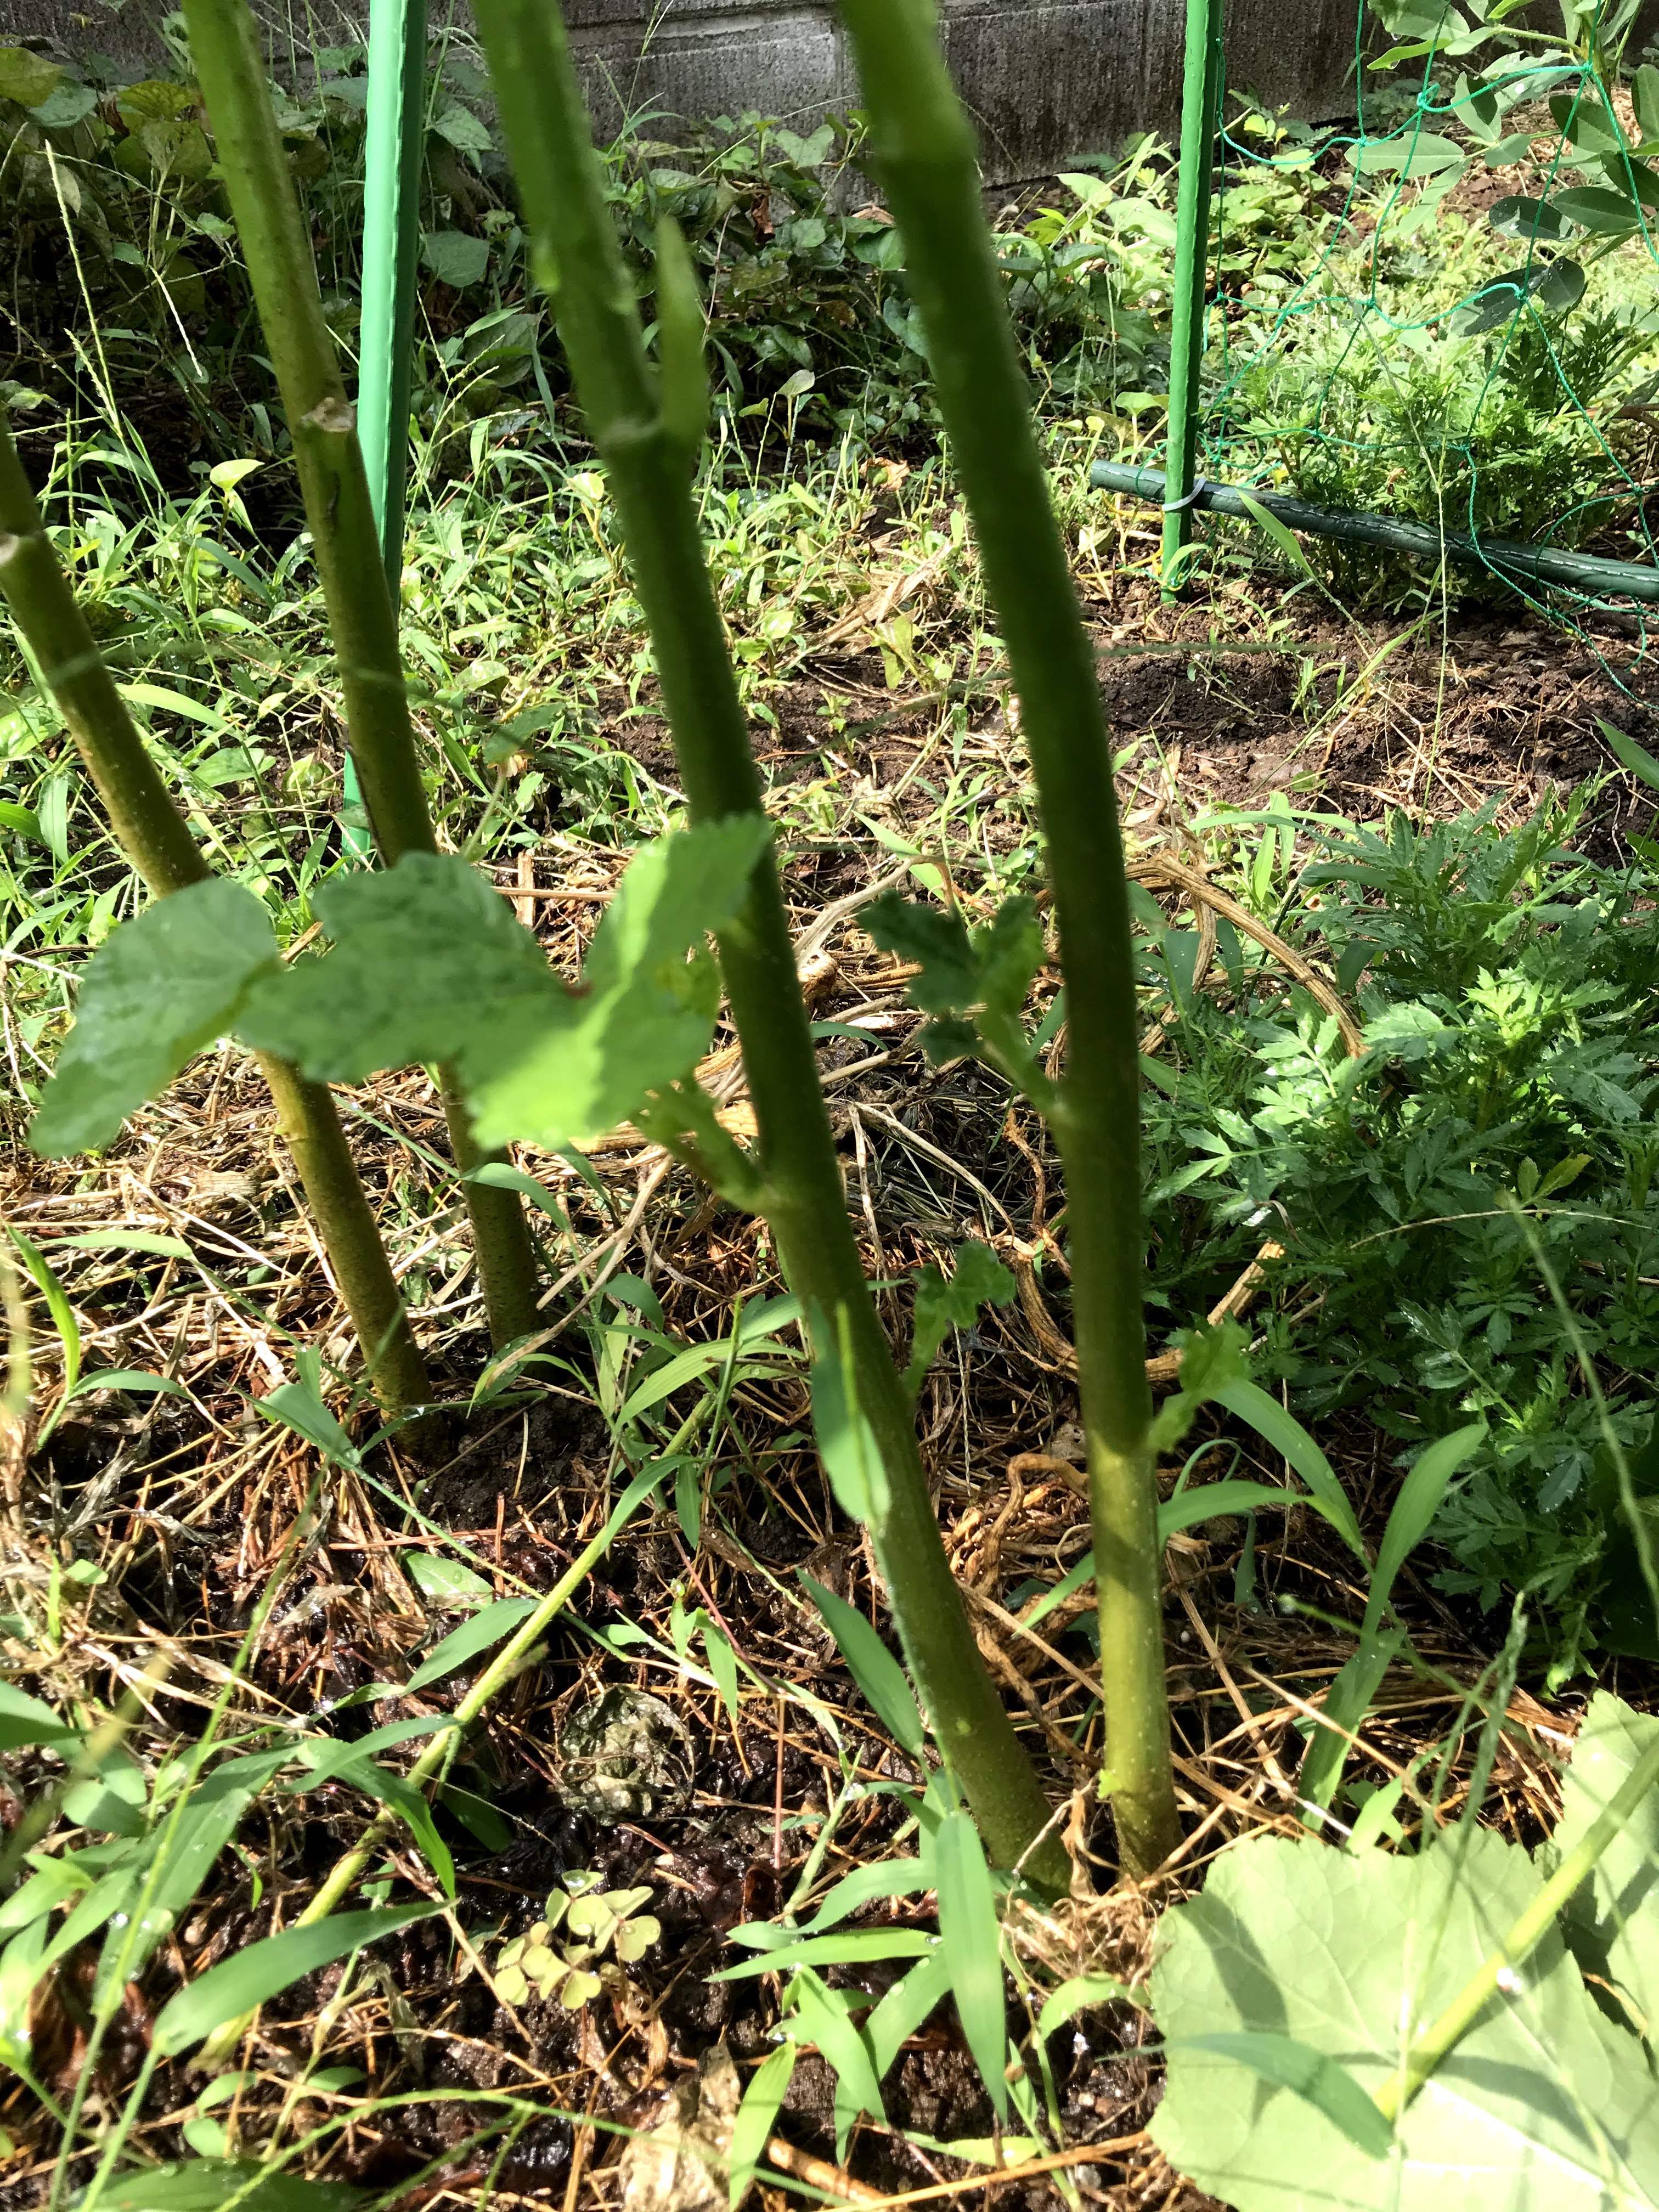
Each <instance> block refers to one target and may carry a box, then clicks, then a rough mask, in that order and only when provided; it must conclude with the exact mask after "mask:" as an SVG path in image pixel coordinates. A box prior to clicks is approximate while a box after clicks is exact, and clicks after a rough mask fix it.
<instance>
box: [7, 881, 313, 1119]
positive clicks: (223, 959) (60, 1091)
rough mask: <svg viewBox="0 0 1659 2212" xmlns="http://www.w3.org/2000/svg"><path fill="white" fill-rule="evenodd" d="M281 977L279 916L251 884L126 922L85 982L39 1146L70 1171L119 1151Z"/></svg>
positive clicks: (195, 889) (183, 898)
mask: <svg viewBox="0 0 1659 2212" xmlns="http://www.w3.org/2000/svg"><path fill="white" fill-rule="evenodd" d="M277 972H278V969H277V957H276V933H275V932H274V931H273V930H272V928H271V926H270V916H269V915H267V914H266V912H265V910H264V907H263V906H261V904H260V903H259V902H258V899H257V898H255V897H254V896H253V894H252V891H250V890H245V889H244V888H243V887H242V885H241V884H233V883H226V882H223V881H222V880H220V879H218V878H215V879H214V880H212V881H210V882H208V883H201V884H187V885H186V886H185V889H184V890H180V891H175V892H174V893H173V896H172V897H171V898H166V899H161V900H158V901H157V902H156V903H155V905H154V906H151V907H147V908H145V910H144V912H143V914H141V915H138V917H137V920H136V921H128V922H124V923H123V924H122V925H121V927H119V928H118V929H117V930H114V931H112V933H111V935H110V938H109V940H108V942H107V943H106V945H103V946H102V948H101V949H100V951H98V952H97V953H96V954H94V957H93V959H92V961H91V963H90V964H89V965H88V969H87V971H86V973H85V975H83V976H82V981H81V992H80V998H79V1001H78V1004H77V1006H76V1019H75V1027H74V1028H73V1029H72V1030H70V1033H69V1036H68V1037H67V1038H66V1040H65V1041H64V1048H63V1050H62V1052H60V1053H59V1054H58V1065H57V1066H56V1067H55V1068H54V1070H53V1071H52V1079H51V1081H50V1082H49V1083H48V1084H47V1085H46V1091H45V1092H44V1094H43V1095H42V1097H41V1101H40V1112H39V1113H38V1114H37V1115H35V1117H34V1123H33V1127H32V1128H31V1129H30V1131H29V1142H30V1144H31V1145H33V1147H34V1149H35V1151H36V1152H40V1153H43V1154H44V1155H45V1156H46V1158H48V1159H62V1158H64V1157H65V1155H67V1154H68V1153H70V1152H89V1151H93V1150H95V1149H96V1148H97V1147H98V1146H102V1145H107V1144H110V1143H112V1141H113V1140H114V1139H115V1138H116V1136H118V1134H119V1132H120V1127H121V1124H122V1122H123V1121H124V1120H125V1118H126V1116H127V1115H129V1114H131V1113H132V1112H134V1111H135V1110H136V1109H137V1108H138V1107H140V1106H142V1105H143V1103H145V1101H146V1100H147V1099H150V1098H154V1097H156V1096H157V1095H158V1094H159V1093H160V1092H161V1091H165V1090H166V1088H167V1085H168V1084H169V1083H171V1082H172V1080H173V1077H174V1076H175V1075H177V1074H178V1073H179V1070H180V1069H181V1068H182V1067H183V1066H185V1062H186V1061H187V1060H190V1059H191V1056H192V1055H193V1054H196V1053H198V1052H200V1051H201V1050H202V1048H203V1047H204V1045H209V1044H211V1043H212V1042H213V1041H214V1039H215V1038H216V1037H219V1036H225V1035H226V1034H227V1033H228V1031H230V1030H232V1029H234V1026H235V1024H236V1018H237V1016H238V1013H239V1012H240V1009H241V1006H242V1005H243V1003H244V1001H245V1000H246V996H247V994H248V992H249V989H250V987H251V986H252V985H253V984H254V983H255V982H256V981H258V979H259V978H261V977H263V976H266V975H276V973H277Z"/></svg>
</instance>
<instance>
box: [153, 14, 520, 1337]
mask: <svg viewBox="0 0 1659 2212" xmlns="http://www.w3.org/2000/svg"><path fill="white" fill-rule="evenodd" d="M185 22H186V24H187V26H188V28H189V32H190V43H191V57H192V58H193V59H194V61H195V64H196V68H197V73H198V75H199V76H200V78H201V82H202V90H203V94H204V97H205V100H206V102H207V109H208V114H209V118H210V121H211V123H212V125H213V130H214V134H215V138H216V150H217V154H218V160H219V167H220V171H221V173H222V176H223V179H224V185H225V191H226V194H227V197H228V199H229V201H230V209H231V213H232V215H233V216H234V218H235V222H236V228H237V232H238V234H239V236H240V239H241V242H242V252H243V256H244V258H245V259H246V263H247V269H248V276H249V280H250V282H251V283H252V287H253V296H254V301H255V304H256V306H257V307H258V311H259V320H260V325H261V327H262V328H263V330H264V339H265V343H266V345H267V347H268V348H269V349H270V362H271V367H272V368H274V370H275V371H276V384H277V388H278V390H279V391H280V392H281V393H282V398H283V409H284V410H285V411H286V414H287V416H288V426H289V435H290V437H291V438H292V439H293V441H294V456H295V464H296V465H297V467H298V470H299V476H300V489H301V494H302V495H303V496H304V500H305V507H306V516H307V520H308V521H309V523H310V525H311V537H312V548H313V553H314V555H315V556H316V562H317V570H318V574H319V577H320V578H321V580H322V586H323V598H324V601H325V605H326V606H327V609H328V621H329V628H330V630H331V633H332V635H333V639H334V650H335V654H336V658H337V663H338V666H339V673H340V688H341V690H342V691H343V694H344V696H345V707H346V724H347V729H348V732H349V743H350V747H351V757H352V759H353V761H354V763H356V769H357V776H358V781H359V782H360V783H361V785H362V793H363V801H364V804H365V805H366V806H367V807H368V818H369V823H370V825H371V827H372V828H373V829H374V842H375V844H376V846H377V847H378V848H379V850H380V855H381V857H382V859H383V860H385V861H386V864H387V865H388V866H392V865H394V864H395V863H396V862H397V861H398V860H400V859H401V858H402V856H403V855H404V854H405V853H432V852H435V851H436V850H437V840H436V838H435V836H434V835H433V829H432V817H431V814H430V812H429V811H428V806H427V802H426V790H425V787H424V786H423V784H422V781H421V767H420V757H419V754H418V752H417V751H416V744H415V731H414V725H413V724H412V722H411V721H410V713H409V696H408V693H407V690H406V689H405V687H404V670H403V660H402V656H401V653H400V651H399V647H398V617H397V610H396V607H395V605H394V604H393V601H392V592H391V590H390V587H389V586H388V584H387V581H386V573H385V568H384V565H383V562H382V557H381V545H380V532H379V529H378V528H377V526H376V524H375V520H374V502H373V501H372V500H371V498H370V496H369V489H368V471H366V469H365V468H364V465H363V456H362V447H361V446H360V445H359V443H358V439H357V431H356V413H355V411H354V410H353V409H352V407H351V406H350V404H349V402H348V400H347V398H346V391H345V385H344V382H343V379H342V377H341V374H340V364H339V359H338V356H337V351H336V349H335V344H334V339H333V335H332V333H331V331H330V330H329V327H328V325H327V323H326V322H325V320H324V318H323V308H322V301H321V298H320V295H319V292H318V289H317V270H316V265H315V264H314V262H313V258H312V253H311V242H310V240H309V239H308V237H307V234H306V229H305V225H304V222H303V220H302V218H301V211H300V203H299V198H298V196H297V195H296V193H295V189H294V180H293V178H292V177H291V176H290V174H289V167H288V159H287V156H286V155H285V154H284V152H283V141H282V134H281V132H280V131H278V130H277V127H276V116H275V114H274V112H273V111H272V108H271V105H270V92H269V90H268V88H267V87H266V82H265V69H264V57H263V55H262V54H261V52H260V50H259V34H258V27H257V25H256V23H255V21H254V19H253V16H252V12H251V11H250V10H249V9H248V8H247V6H246V4H245V0H189V4H188V5H187V7H186V8H185ZM441 1089H442V1092H443V1098H444V1109H445V1115H446V1118H447V1121H448V1124H449V1136H450V1145H451V1149H452V1150H453V1153H454V1155H455V1161H456V1165H457V1168H458V1169H459V1172H460V1173H461V1175H462V1176H463V1177H465V1176H466V1175H467V1173H468V1170H469V1168H470V1167H471V1166H476V1165H477V1164H478V1162H479V1160H480V1159H481V1158H483V1155H482V1154H480V1152H479V1151H478V1148H477V1145H476V1144H475V1143H474V1141H473V1138H472V1127H471V1117H470V1116H469V1115H468V1113H467V1111H466V1108H465V1104H464V1103H463V1102H462V1101H461V1098H460V1095H459V1091H458V1090H457V1088H456V1085H454V1083H453V1080H451V1079H447V1077H446V1078H444V1079H442V1081H441ZM461 1187H462V1190H463V1192H464V1194H465V1200H466V1209H467V1213H468V1215H469V1217H470V1218H471V1223H472V1233H473V1241H474V1245H475V1249H476V1250H477V1262H478V1276H479V1280H480V1283H481V1285H482V1286H483V1295H484V1305H485V1310H486V1312H487V1314H488V1316H489V1328H490V1335H491V1338H492V1340H493V1341H494V1342H495V1344H496V1345H498V1346H499V1345H501V1344H505V1343H507V1342H509V1341H510V1340H512V1339H513V1338H514V1337H518V1336H524V1335H527V1334H529V1333H530V1331H531V1330H532V1329H533V1328H535V1327H536V1326H537V1322H538V1313H537V1309H536V1260H535V1250H534V1247H533V1246H532V1243H531V1241H530V1232H529V1229H528V1227H527V1225H526V1221H525V1218H524V1207H523V1205H522V1202H521V1201H520V1199H519V1197H518V1195H517V1194H516V1193H515V1192H513V1191H510V1190H501V1189H496V1188H493V1187H492V1186H491V1185H489V1184H488V1183H478V1182H466V1181H463V1183H462V1186H461Z"/></svg>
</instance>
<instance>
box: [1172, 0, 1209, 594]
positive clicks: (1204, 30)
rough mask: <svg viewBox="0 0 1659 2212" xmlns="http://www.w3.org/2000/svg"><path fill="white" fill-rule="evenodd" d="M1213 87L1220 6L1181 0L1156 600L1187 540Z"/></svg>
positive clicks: (1200, 346) (1175, 571)
mask: <svg viewBox="0 0 1659 2212" xmlns="http://www.w3.org/2000/svg"><path fill="white" fill-rule="evenodd" d="M1220 80H1221V0H1187V66H1186V73H1185V76H1184V77H1183V78H1182V88H1181V169H1180V175H1179V179H1178V181H1177V185H1176V264H1175V290H1174V294H1173V296H1172V298H1171V300H1170V428H1169V437H1168V440H1167V441H1166V443H1165V446H1164V560H1163V574H1164V598H1165V599H1173V598H1174V596H1175V592H1176V581H1177V577H1178V571H1179V562H1180V557H1181V553H1182V549H1183V547H1185V546H1186V545H1188V544H1189V543H1190V542H1191V539H1192V534H1193V491H1194V486H1195V484H1196V483H1197V469H1198V418H1199V412H1200V410H1199V389H1198V374H1199V369H1200V365H1201V364H1202V362H1203V359H1204V281H1205V273H1206V266H1207V264H1208V259H1209V243H1210V184H1211V168H1212V155H1213V152H1214V147H1215V129H1216V119H1217V118H1216V109H1217V106H1218V93H1219V88H1220Z"/></svg>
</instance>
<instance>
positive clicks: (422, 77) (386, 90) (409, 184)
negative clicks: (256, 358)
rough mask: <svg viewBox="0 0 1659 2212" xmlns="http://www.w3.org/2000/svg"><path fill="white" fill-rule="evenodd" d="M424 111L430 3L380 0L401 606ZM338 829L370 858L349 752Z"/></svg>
mask: <svg viewBox="0 0 1659 2212" xmlns="http://www.w3.org/2000/svg"><path fill="white" fill-rule="evenodd" d="M425 112H426V0H374V5H373V6H372V7H371V9H370V10H369V17H368V137H367V141H366V143H365V147H364V156H363V160H364V173H363V318H362V331H361V342H362V351H361V355H360V358H359V364H358V372H357V438H358V442H359V443H360V444H361V446H362V449H363V465H364V467H365V468H366V469H367V470H368V495H369V499H370V501H371V503H372V504H373V507H374V525H375V527H376V529H377V530H378V531H379V532H380V558H381V560H382V562H384V563H385V566H386V584H387V586H388V587H389V589H390V591H391V592H392V605H393V607H394V608H395V607H396V606H397V605H398V595H399V587H400V584H401V580H402V576H403V568H404V487H405V483H406V481H407V477H408V473H409V399H410V358H411V356H412V354H413V351H414V345H415V264H416V248H417V246H418V244H419V237H420V218H421V155H422V146H423V143H424V140H425V131H424V130H423V128H422V125H423V123H424V119H425ZM340 831H341V836H342V839H343V842H344V844H345V848H346V850H347V851H348V852H349V853H351V854H354V855H356V857H357V858H358V859H360V860H367V859H368V856H369V854H370V853H371V851H372V850H373V844H372V841H371V839H370V836H369V831H368V815H367V813H366V811H365V810H364V807H363V803H362V792H361V791H360V790H359V789H358V786H357V772H356V769H355V768H354V767H353V765H352V763H351V760H350V757H349V756H348V757H347V760H346V769H345V811H344V812H343V814H342V816H341V818H340Z"/></svg>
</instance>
